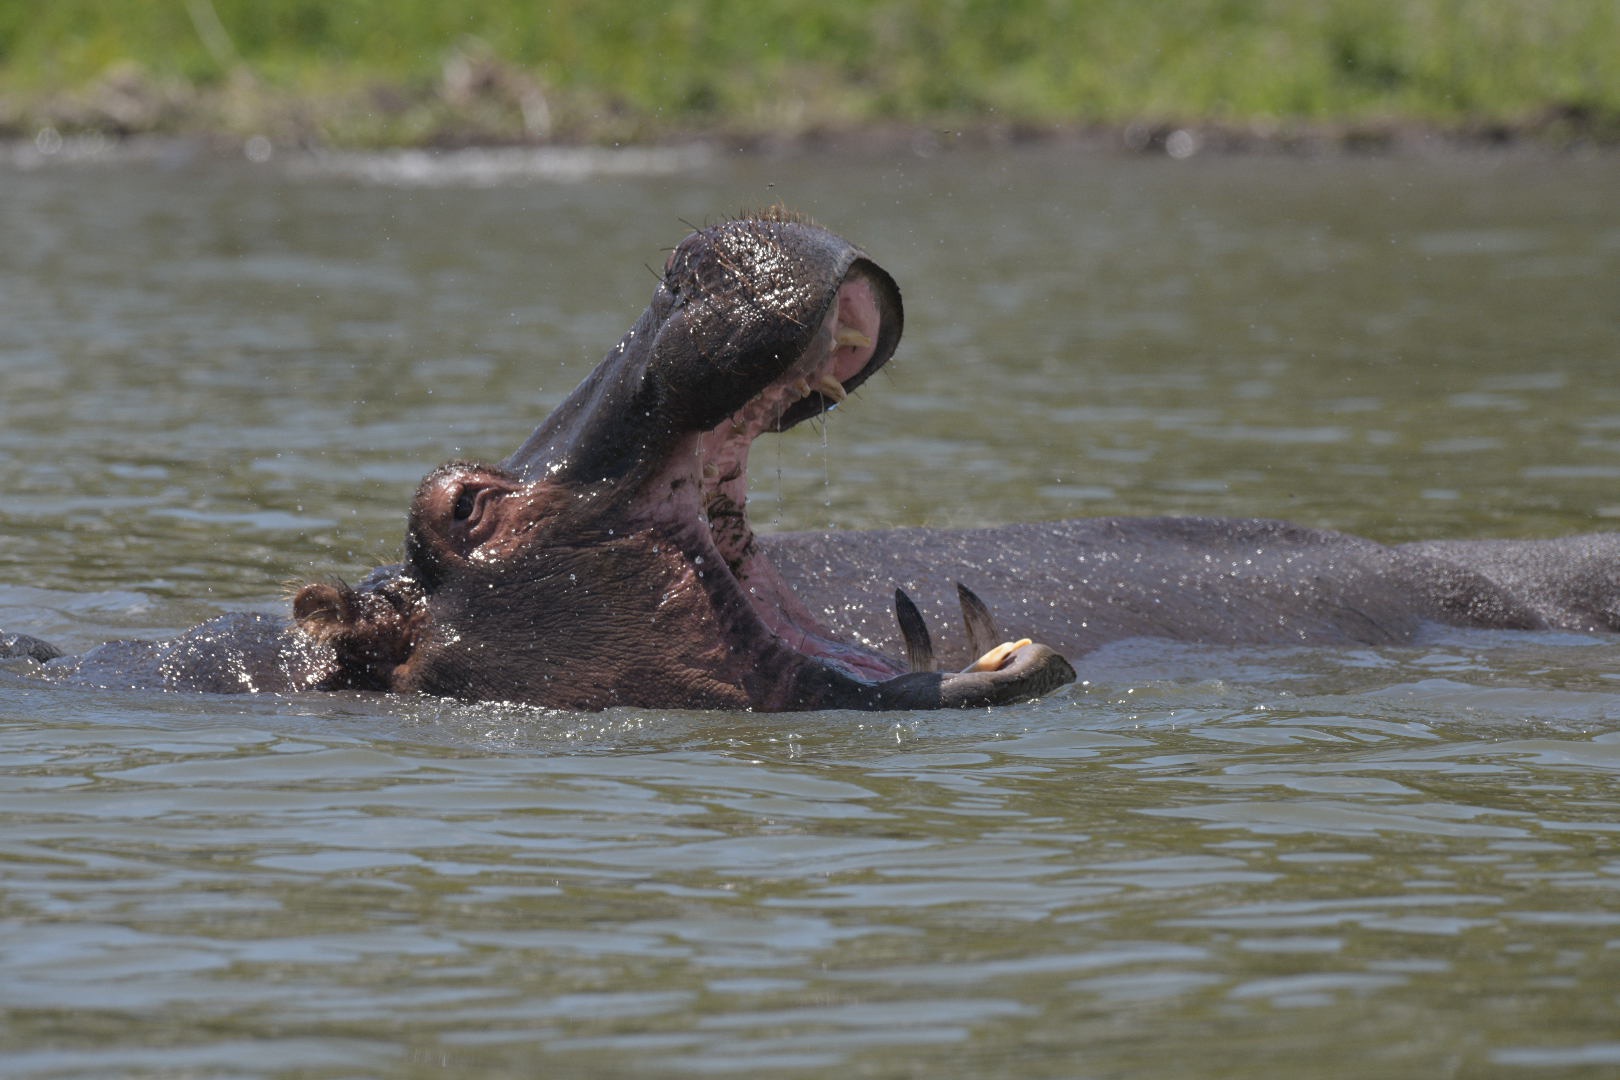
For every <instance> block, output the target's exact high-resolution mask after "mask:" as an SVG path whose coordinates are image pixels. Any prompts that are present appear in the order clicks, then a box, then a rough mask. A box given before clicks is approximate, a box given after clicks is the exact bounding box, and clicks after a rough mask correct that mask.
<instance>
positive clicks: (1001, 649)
mask: <svg viewBox="0 0 1620 1080" xmlns="http://www.w3.org/2000/svg"><path fill="white" fill-rule="evenodd" d="M1032 644H1034V642H1032V641H1030V639H1029V638H1019V639H1018V640H1017V641H1003V642H1002V643H1001V644H1000V645H997V646H996V647H995V648H993V649H991V650H990V651H989V652H987V653H985V654H984V655H983V656H981V657H979V658H978V659H977V660H975V661H973V663H971V664H969V665H968V666H967V667H965V668H963V669H962V674H964V675H966V674H967V673H968V672H970V671H1000V670H1001V667H1002V665H1003V664H1005V663H1006V662H1007V661H1008V660H1011V659H1012V654H1013V653H1015V652H1017V651H1018V650H1019V649H1022V648H1023V647H1024V646H1025V645H1032Z"/></svg>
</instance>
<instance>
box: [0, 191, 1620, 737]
mask: <svg viewBox="0 0 1620 1080" xmlns="http://www.w3.org/2000/svg"><path fill="white" fill-rule="evenodd" d="M903 319H904V316H903V310H902V305H901V300H900V292H899V289H898V288H897V287H896V285H895V283H894V281H893V280H892V279H891V278H890V277H889V275H888V274H887V273H885V272H884V271H883V270H882V269H881V268H880V267H879V266H878V265H877V264H876V263H875V262H873V261H872V260H871V259H870V258H869V257H868V256H867V255H866V254H865V253H864V252H862V251H861V250H860V249H858V248H856V247H853V246H852V245H850V244H849V243H847V242H845V241H844V240H842V239H840V238H839V237H837V236H835V235H833V234H832V233H830V232H828V231H826V230H824V229H822V228H819V227H817V226H815V225H813V224H811V223H809V222H808V221H806V220H803V219H801V218H799V217H796V216H795V215H793V214H790V213H788V212H786V211H782V210H772V211H768V212H765V213H763V214H759V215H754V216H751V217H746V218H741V219H738V220H734V221H728V222H725V223H723V224H720V225H715V226H712V227H709V228H705V229H700V230H698V231H696V232H694V233H692V234H691V235H689V236H688V237H687V238H686V239H685V240H683V241H682V242H681V244H680V245H679V246H678V247H677V248H676V249H675V250H674V252H673V253H672V254H671V255H670V257H669V259H668V262H667V263H666V265H665V268H664V274H663V277H662V280H661V281H660V283H659V285H658V287H657V289H656V291H655V292H654V294H653V299H652V303H651V304H650V305H649V306H648V308H647V310H646V311H645V312H643V313H642V315H641V317H640V318H639V319H638V320H637V321H636V323H635V325H634V326H632V327H631V328H630V330H629V331H628V332H627V333H626V334H625V336H624V338H623V339H622V340H621V341H620V342H619V344H618V345H617V346H616V347H615V348H614V349H613V350H612V351H611V352H610V353H609V354H608V355H607V357H606V358H605V359H604V360H603V361H602V363H601V364H600V365H598V367H597V368H596V369H595V370H594V371H593V372H592V373H591V374H590V375H589V376H588V377H587V378H586V379H585V381H584V382H583V383H581V384H580V386H579V387H578V388H577V389H575V390H574V392H573V393H572V394H571V395H569V397H568V398H567V400H566V401H564V402H563V403H562V404H561V405H560V406H559V407H558V408H557V409H556V411H554V412H553V413H552V414H551V415H550V416H549V417H547V418H546V420H545V421H544V422H542V423H541V425H540V426H539V427H538V428H537V429H536V430H535V432H534V433H533V434H532V435H531V436H530V437H529V438H528V440H527V441H526V442H524V444H523V445H522V446H520V447H519V448H518V449H517V450H516V451H515V452H514V453H513V454H512V455H511V456H509V457H508V458H506V459H505V460H504V461H501V462H499V463H496V464H490V463H479V462H467V461H455V462H451V463H449V464H446V465H443V466H440V467H439V468H437V469H435V470H434V471H433V472H431V473H430V474H429V475H428V476H427V478H426V479H424V480H423V481H422V483H421V486H420V487H419V488H418V489H417V492H416V495H415V498H414V499H413V500H412V503H411V508H410V514H409V520H408V525H407V529H406V537H405V549H404V561H403V562H402V563H400V564H397V565H393V566H385V567H380V568H378V569H377V570H375V571H373V572H372V573H371V574H370V575H369V576H367V577H366V578H365V579H364V580H363V581H362V582H360V583H359V584H358V585H356V586H352V587H351V586H349V585H345V584H342V583H340V582H316V583H313V584H309V585H305V586H304V587H303V588H302V589H300V590H299V591H298V592H297V595H296V596H295V598H294V600H293V605H292V607H293V611H292V615H293V618H292V620H291V622H288V621H286V620H284V619H279V618H274V617H271V616H265V615H225V616H221V617H219V618H217V619H213V620H210V621H208V622H206V623H203V624H202V625H200V626H198V627H195V628H193V629H192V630H190V631H188V632H187V633H185V634H182V635H180V636H179V637H177V638H173V639H170V640H167V641H158V642H151V641H126V642H112V643H109V644H107V645H102V646H99V647H98V648H96V649H93V650H91V651H90V652H88V653H86V654H85V655H84V656H82V657H77V658H67V657H61V656H60V655H59V654H58V653H57V651H56V650H55V649H54V648H53V647H51V646H49V645H48V644H46V643H44V642H41V641H39V640H38V639H35V638H29V637H23V636H16V635H13V636H9V637H8V636H3V635H0V655H12V656H30V657H33V658H34V659H36V660H39V661H41V662H43V663H44V670H45V672H47V673H55V674H58V675H59V676H60V677H62V678H68V679H73V680H75V681H86V682H90V683H93V684H97V685H105V686H136V687H163V688H170V689H192V690H202V691H212V692H241V691H273V692H296V691H312V690H337V689H361V690H383V691H393V692H401V693H407V692H419V693H428V694H439V695H446V696H451V697H455V698H460V699H464V700H499V701H516V702H526V703H532V704H538V705H547V706H555V707H561V708H572V709H596V708H604V707H609V706H615V705H637V706H658V707H686V708H721V709H740V708H753V709H759V710H771V711H775V710H793V709H821V708H856V709H927V708H940V707H950V706H977V705H993V704H1000V703H1005V702H1011V701H1017V700H1027V699H1030V698H1034V697H1038V696H1040V695H1042V694H1045V693H1048V692H1050V691H1051V690H1053V689H1055V688H1057V687H1059V686H1062V685H1064V684H1066V683H1069V682H1071V681H1073V680H1074V678H1075V673H1074V669H1073V668H1072V667H1071V666H1070V664H1069V662H1068V661H1067V660H1066V659H1065V655H1068V656H1079V655H1081V654H1083V653H1085V652H1087V651H1089V650H1091V649H1093V648H1095V647H1097V646H1098V645H1101V644H1103V643H1106V642H1108V641H1113V640H1119V639H1123V638H1128V637H1140V636H1149V637H1165V638H1173V639H1178V640H1183V641H1202V642H1215V643H1232V644H1239V643H1255V644H1260V643H1301V642H1318V643H1325V644H1326V643H1347V642H1365V643H1388V642H1397V641H1403V640H1409V639H1411V638H1412V637H1413V636H1414V635H1416V634H1417V633H1419V632H1420V631H1421V630H1422V628H1423V627H1424V626H1425V625H1430V624H1435V623H1442V624H1451V625H1463V626H1480V627H1499V628H1523V629H1535V628H1559V629H1573V630H1581V631H1593V632H1596V631H1612V630H1615V629H1620V571H1617V568H1620V559H1617V556H1620V536H1615V535H1610V534H1603V535H1596V536H1585V537H1574V538H1568V539H1564V540H1554V541H1475V542H1463V541H1452V542H1432V543H1423V544H1409V545H1401V546H1398V547H1387V546H1384V545H1381V544H1377V543H1375V542H1373V541H1369V540H1363V539H1359V538H1356V537H1351V536H1346V535H1344V534H1340V533H1334V532H1326V531H1321V530H1314V529H1307V528H1302V527H1299V526H1295V525H1290V524H1287V523H1284V522H1277V521H1266V520H1248V519H1224V518H1106V519H1091V520H1084V521H1069V522H1057V523H1050V524H1040V525H1013V526H1005V527H1002V528H993V529H977V530H955V531H941V530H925V529H901V530H890V531H879V532H861V533H821V534H788V535H782V536H775V537H765V536H756V535H755V534H754V532H753V530H752V528H751V527H750V525H749V521H748V516H747V495H748V471H747V466H748V453H749V450H750V448H751V446H752V444H753V442H754V440H755V439H756V438H757V437H759V436H760V435H762V434H764V433H766V432H780V431H783V430H785V429H787V428H789V427H791V426H793V425H794V424H798V423H801V422H803V421H804V420H807V419H809V418H811V417H814V416H817V415H819V414H820V413H822V412H824V411H826V410H827V409H830V408H832V407H833V406H835V405H837V404H839V403H840V402H842V401H843V400H844V399H845V397H846V396H847V395H848V394H849V393H850V391H852V390H854V389H855V388H856V387H858V386H860V385H861V384H863V383H864V382H866V380H867V379H869V378H870V377H871V375H872V373H873V372H875V371H876V370H877V369H878V368H880V367H881V366H882V365H883V364H884V363H886V362H887V361H888V360H889V358H890V357H891V356H892V355H893V353H894V351H895V347H896V345H897V344H898V342H899V340H900V333H901V328H902V325H903ZM958 582H961V583H964V584H963V585H958V584H957V583H958ZM964 586H966V587H964ZM891 598H892V603H893V605H894V606H893V607H892V608H891V607H890V603H891ZM958 610H960V613H961V620H960V621H961V626H960V628H958V627H957V626H956V622H957V618H956V613H957V611H958ZM992 613H994V615H995V616H999V617H1000V618H1001V619H1002V620H1003V621H1004V622H1005V623H1006V625H1007V626H1009V627H1010V628H1011V629H1012V630H1014V631H1015V632H1017V633H1019V634H1021V635H1028V637H1025V638H1022V639H1020V640H1018V641H1010V642H998V639H999V638H1000V636H1001V635H1000V634H999V633H998V632H997V630H996V627H995V617H993V616H992ZM930 626H932V627H933V633H930V629H929V628H930ZM1029 638H1034V639H1035V641H1036V642H1039V643H1035V642H1032V641H1030V640H1029ZM940 668H943V670H939V669H940Z"/></svg>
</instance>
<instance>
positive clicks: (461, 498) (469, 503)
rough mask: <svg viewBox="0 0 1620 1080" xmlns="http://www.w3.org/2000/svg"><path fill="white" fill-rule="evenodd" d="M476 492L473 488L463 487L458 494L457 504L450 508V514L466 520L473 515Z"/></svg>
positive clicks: (460, 519) (458, 519) (457, 518)
mask: <svg viewBox="0 0 1620 1080" xmlns="http://www.w3.org/2000/svg"><path fill="white" fill-rule="evenodd" d="M476 494H477V493H476V492H474V491H473V490H472V489H471V488H462V489H461V493H460V494H458V495H457V496H456V505H455V506H453V507H451V509H450V516H451V517H453V518H455V519H456V520H457V521H466V520H467V519H468V518H470V517H472V512H473V502H474V498H475V496H476Z"/></svg>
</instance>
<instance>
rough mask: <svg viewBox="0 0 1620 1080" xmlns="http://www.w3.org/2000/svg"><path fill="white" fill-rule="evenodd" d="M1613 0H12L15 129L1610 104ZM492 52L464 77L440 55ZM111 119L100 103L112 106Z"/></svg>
mask: <svg viewBox="0 0 1620 1080" xmlns="http://www.w3.org/2000/svg"><path fill="white" fill-rule="evenodd" d="M1617 55H1620V3H1616V0H1547V2H1531V0H1315V2H1309V0H1180V2H1175V0H1165V2H1151V0H1073V2H1069V3H1063V2H1059V0H937V2H933V3H925V2H922V0H839V2H838V3H833V4H805V3H803V2H802V0H795V2H785V0H751V2H741V0H666V2H664V3H660V4H657V5H649V4H645V3H643V2H638V0H555V2H553V3H550V4H544V3H540V2H537V0H524V2H518V0H456V2H446V0H51V2H50V3H39V4H35V3H28V2H25V0H0V126H7V127H10V128H11V129H12V130H13V131H15V132H17V133H26V132H27V130H28V128H29V126H30V125H37V124H39V123H43V122H52V123H56V124H58V125H59V126H63V127H70V128H71V127H97V126H102V127H113V128H120V129H125V130H130V129H142V128H149V129H158V130H162V129H165V128H187V127H192V128H196V127H201V128H206V129H215V130H225V131H232V132H236V133H244V134H245V133H248V132H250V131H257V130H265V129H266V128H267V127H268V128H273V129H275V130H276V131H277V132H278V133H280V134H283V135H286V136H288V137H300V138H309V139H318V140H327V141H338V142H362V143H365V142H417V141H425V140H431V139H435V138H441V139H442V138H446V137H457V136H458V135H459V136H460V137H471V138H480V137H482V138H504V137H521V136H523V135H524V134H525V133H527V134H528V135H529V136H531V137H533V136H539V135H546V134H550V135H553V136H561V137H571V138H597V139H601V138H621V137H625V138H633V137H646V136H657V135H660V134H669V133H686V132H693V131H705V130H725V131H735V132H772V131H783V130H786V131H788V132H790V133H794V132H800V131H804V130H808V129H814V128H828V127H831V128H841V127H851V126H859V125H871V124H880V123H889V122H898V123H904V124H951V125H957V124H965V125H976V124H1003V125H1030V126H1037V127H1069V126H1078V125H1087V124H1098V123H1100V124H1120V123H1128V122H1133V121H1143V120H1145V121H1149V122H1179V123H1216V124H1227V125H1253V124H1262V123H1264V124H1284V125H1287V124H1365V123H1375V124H1376V123H1401V122H1412V123H1418V124H1424V125H1434V126H1440V127H1448V126H1449V127H1459V126H1464V125H1479V124H1491V123H1500V124H1508V125H1518V124H1524V123H1526V122H1528V121H1530V120H1531V119H1532V118H1534V117H1536V116H1538V115H1546V114H1548V112H1549V110H1556V111H1558V112H1559V114H1560V115H1564V116H1574V117H1579V118H1582V120H1583V122H1584V123H1587V124H1589V125H1595V126H1597V127H1600V128H1607V129H1609V130H1614V129H1615V128H1616V127H1620V63H1617V62H1616V59H1615V58H1616V56H1617ZM457 56H460V57H462V58H463V59H464V60H466V61H468V62H470V63H471V64H472V67H471V68H469V67H468V66H467V64H465V63H464V64H463V65H462V69H461V70H462V71H463V72H465V71H468V70H473V71H475V72H481V73H482V75H483V78H482V79H481V80H477V79H475V80H472V81H471V82H470V83H468V84H467V85H466V87H465V88H464V89H463V90H462V91H461V92H458V91H457V90H456V88H455V87H454V86H453V85H451V84H452V82H453V80H447V77H446V65H447V63H450V62H451V60H452V58H453V57H457ZM109 117H110V119H109Z"/></svg>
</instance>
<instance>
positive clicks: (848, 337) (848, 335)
mask: <svg viewBox="0 0 1620 1080" xmlns="http://www.w3.org/2000/svg"><path fill="white" fill-rule="evenodd" d="M833 341H834V342H835V343H836V344H837V345H838V346H839V347H840V348H842V347H843V346H845V345H859V346H860V347H861V348H863V349H865V348H867V347H869V346H870V345H871V344H872V339H871V338H869V337H867V336H866V335H865V334H863V333H861V332H860V331H859V330H857V329H855V328H854V327H853V326H844V325H841V324H840V325H839V327H838V330H837V332H836V333H834V334H833Z"/></svg>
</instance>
